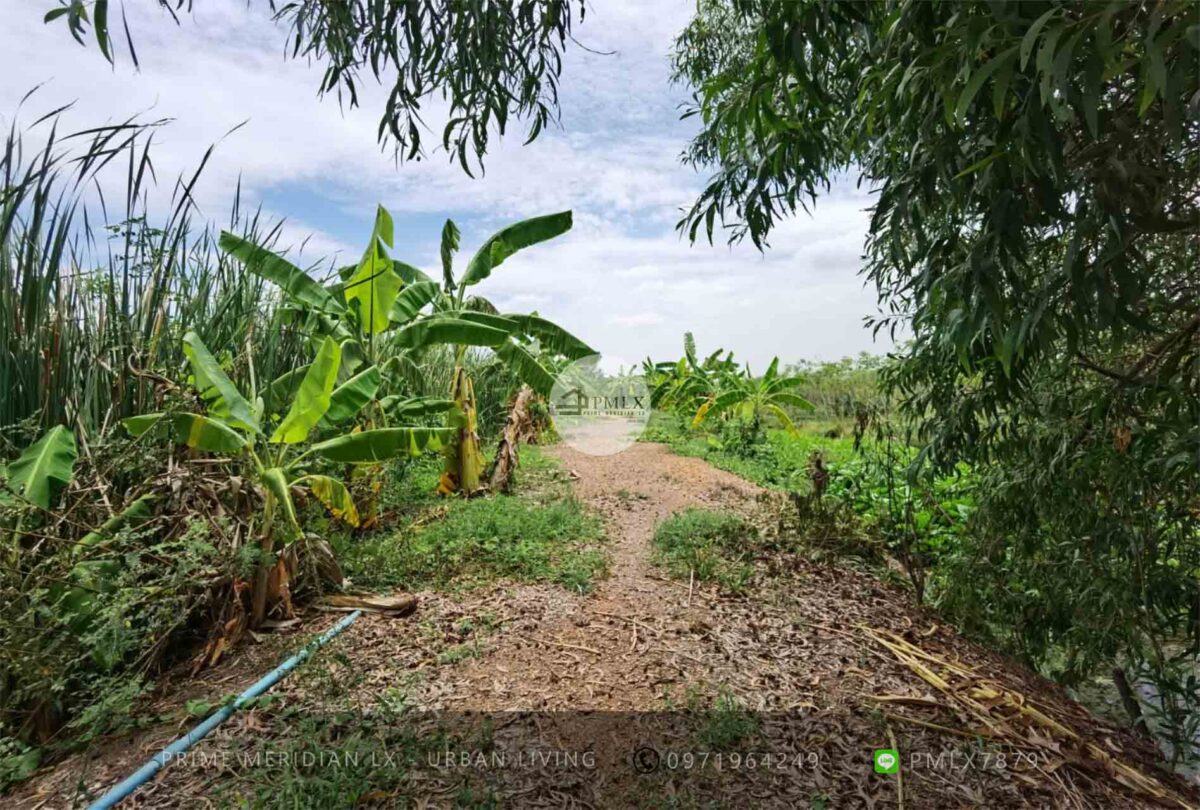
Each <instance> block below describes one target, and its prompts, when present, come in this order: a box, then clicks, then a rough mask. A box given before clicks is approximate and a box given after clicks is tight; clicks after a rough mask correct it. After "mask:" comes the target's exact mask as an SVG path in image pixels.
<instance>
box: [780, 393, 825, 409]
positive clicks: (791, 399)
mask: <svg viewBox="0 0 1200 810" xmlns="http://www.w3.org/2000/svg"><path fill="white" fill-rule="evenodd" d="M770 401H771V402H772V403H777V404H783V405H791V406H792V407H793V408H799V409H800V410H802V411H814V410H816V406H815V405H813V404H812V403H811V402H809V401H808V400H807V399H805V398H804V397H802V396H800V395H799V394H794V393H792V392H791V391H778V392H776V393H774V394H771V398H770Z"/></svg>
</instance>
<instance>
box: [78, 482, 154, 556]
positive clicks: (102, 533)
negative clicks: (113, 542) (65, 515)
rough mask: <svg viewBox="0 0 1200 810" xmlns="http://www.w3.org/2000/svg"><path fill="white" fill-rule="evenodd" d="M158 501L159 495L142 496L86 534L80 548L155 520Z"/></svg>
mask: <svg viewBox="0 0 1200 810" xmlns="http://www.w3.org/2000/svg"><path fill="white" fill-rule="evenodd" d="M157 500H158V496H157V495H150V494H147V495H143V496H141V497H140V498H138V499H137V500H135V501H133V503H131V504H129V505H128V506H126V507H125V508H124V509H122V510H121V511H120V512H118V513H117V514H115V515H113V516H112V517H110V518H109V519H108V520H106V521H104V522H103V523H102V524H100V528H98V529H96V531H94V532H88V533H87V534H85V535H84V536H83V538H82V539H81V540H80V541H79V546H80V547H86V546H90V545H93V544H95V543H99V542H100V541H101V540H105V539H107V538H109V537H112V536H113V535H114V534H116V533H117V532H119V531H120V530H121V529H124V528H126V527H127V526H140V525H142V524H144V523H145V522H146V521H148V520H151V519H153V517H154V502H155V501H157Z"/></svg>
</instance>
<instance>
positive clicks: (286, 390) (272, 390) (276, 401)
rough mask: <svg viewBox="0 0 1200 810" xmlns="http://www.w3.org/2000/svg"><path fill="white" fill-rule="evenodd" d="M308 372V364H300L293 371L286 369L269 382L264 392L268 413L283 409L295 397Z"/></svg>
mask: <svg viewBox="0 0 1200 810" xmlns="http://www.w3.org/2000/svg"><path fill="white" fill-rule="evenodd" d="M307 373H308V366H307V365H304V366H298V367H297V368H294V369H292V370H291V371H285V372H284V373H283V374H280V375H279V376H278V377H276V378H275V379H273V380H271V381H270V382H269V383H267V387H266V388H265V389H263V392H262V396H263V404H264V407H265V409H266V413H268V414H273V413H279V411H281V410H283V408H284V406H285V405H287V404H288V403H289V402H291V401H292V400H293V399H294V398H295V396H296V392H297V391H298V390H300V381H301V380H303V379H304V375H305V374H307Z"/></svg>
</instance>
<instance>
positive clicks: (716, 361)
mask: <svg viewBox="0 0 1200 810" xmlns="http://www.w3.org/2000/svg"><path fill="white" fill-rule="evenodd" d="M723 353H725V350H724V349H717V350H716V351H715V352H713V353H712V354H710V355H709V356H708V357H706V358H705V359H704V360H699V359H698V358H697V356H696V341H695V339H694V338H693V337H692V333H691V332H685V333H684V335H683V357H681V358H679V360H678V362H675V363H657V364H654V363H651V362H650V360H649V358H647V360H646V362H645V363H644V364H643V368H644V369H645V370H646V378H647V380H648V381H649V380H654V384H653V387H652V388H651V390H650V405H651V407H654V408H660V409H662V410H669V411H675V412H676V413H684V414H687V415H689V416H690V415H692V414H693V413H695V411H696V408H697V407H699V406H700V405H701V404H702V403H704V402H706V401H708V400H709V399H712V398H713V397H714V396H715V395H716V393H717V392H718V390H719V389H720V387H721V383H722V380H723V379H725V378H726V377H728V376H730V375H736V374H737V366H736V364H735V363H734V362H733V352H729V353H725V357H724V358H723V359H722V358H721V355H722V354H723ZM648 384H649V383H648Z"/></svg>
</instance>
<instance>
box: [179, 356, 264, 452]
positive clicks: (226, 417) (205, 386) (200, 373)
mask: <svg viewBox="0 0 1200 810" xmlns="http://www.w3.org/2000/svg"><path fill="white" fill-rule="evenodd" d="M183 353H184V354H185V355H187V359H188V362H190V363H191V366H192V375H193V376H194V377H195V378H196V389H197V390H198V391H199V392H200V398H201V399H203V400H204V402H205V404H206V405H207V406H208V412H209V414H210V415H212V416H215V417H217V418H218V419H220V420H221V421H223V422H227V423H229V424H230V425H232V426H233V427H241V428H245V429H246V430H252V431H254V432H255V433H258V432H259V430H258V414H256V413H255V412H254V408H253V407H252V406H251V405H250V403H249V402H248V401H247V400H246V398H245V397H243V396H242V394H241V392H240V391H238V390H237V387H236V386H235V385H234V384H233V381H232V380H230V379H229V377H227V376H226V375H225V371H224V369H222V368H221V364H220V363H218V362H217V359H216V358H215V357H213V356H212V352H210V351H209V350H208V347H207V346H205V345H204V341H202V340H200V336H199V335H197V334H196V333H195V332H188V333H187V334H186V335H184V336H183Z"/></svg>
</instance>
